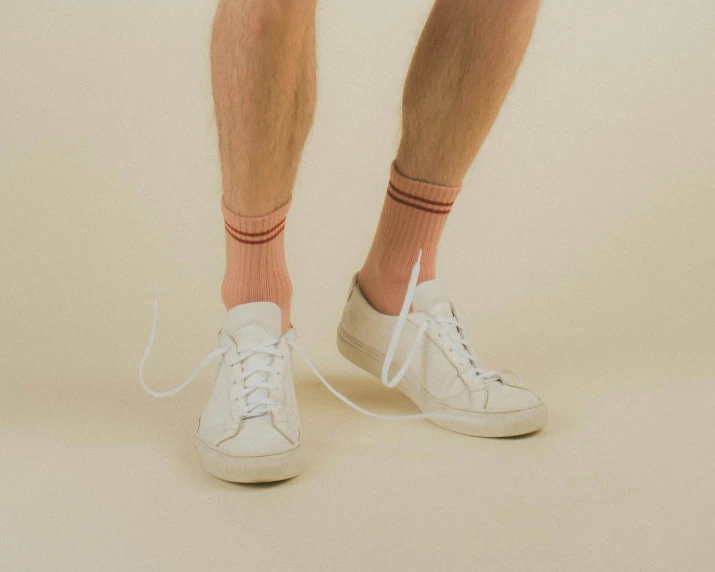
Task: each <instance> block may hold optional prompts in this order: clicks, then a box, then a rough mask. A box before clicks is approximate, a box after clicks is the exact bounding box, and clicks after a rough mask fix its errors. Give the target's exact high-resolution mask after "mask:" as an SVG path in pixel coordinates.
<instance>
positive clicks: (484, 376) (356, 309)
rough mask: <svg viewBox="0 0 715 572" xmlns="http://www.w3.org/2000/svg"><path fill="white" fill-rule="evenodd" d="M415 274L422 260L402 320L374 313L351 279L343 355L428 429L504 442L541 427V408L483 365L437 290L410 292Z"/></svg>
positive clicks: (426, 287)
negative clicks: (421, 416)
mask: <svg viewBox="0 0 715 572" xmlns="http://www.w3.org/2000/svg"><path fill="white" fill-rule="evenodd" d="M418 273H419V261H418V263H417V264H416V265H415V270H414V271H413V280H412V281H411V283H410V287H409V288H408V293H407V296H406V299H405V304H404V305H403V308H402V313H401V315H400V316H399V317H398V316H387V315H385V314H381V313H379V312H378V311H377V310H375V309H374V308H373V307H372V306H371V305H370V303H369V302H368V301H367V300H366V299H365V297H364V296H363V294H362V292H361V291H360V286H359V285H358V283H357V275H356V276H355V277H354V278H353V282H352V284H351V286H350V293H349V296H348V301H347V304H346V305H345V309H344V310H343V315H342V320H341V322H340V326H339V327H338V350H339V351H340V353H341V354H343V356H345V357H346V358H347V359H348V360H350V361H351V362H352V363H354V364H355V365H357V366H358V367H360V368H362V369H364V370H365V371H367V372H368V373H371V374H372V375H374V376H376V377H377V378H381V379H382V381H383V383H384V384H385V385H387V386H388V387H395V386H397V387H399V389H400V390H401V391H402V392H403V393H404V394H405V395H407V397H409V398H410V399H411V400H412V401H413V402H414V403H415V404H416V405H417V407H419V408H420V409H421V410H422V412H424V413H425V414H428V416H429V419H430V420H431V421H432V422H434V423H436V424H437V425H440V426H442V427H445V428H446V429H450V430H451V431H456V432H457V433H465V434H467V435H475V436H478V437H509V436H513V435H522V434H525V433H531V432H533V431H536V430H538V429H541V428H542V427H544V425H546V422H547V412H546V406H545V405H544V404H543V403H542V402H541V400H540V399H539V398H538V397H537V396H536V395H535V394H534V393H532V392H530V391H528V390H527V389H525V388H523V387H521V386H516V385H513V384H511V383H508V382H507V381H506V379H505V378H506V377H507V373H509V374H513V372H511V371H509V370H487V369H486V368H484V367H483V366H482V364H481V363H480V361H479V358H478V357H477V356H476V354H475V353H474V350H473V349H472V347H471V345H470V342H469V335H468V332H467V330H466V327H465V326H464V323H463V322H462V321H461V320H460V318H459V316H458V314H457V313H456V311H455V310H454V307H453V306H452V304H451V303H450V302H449V301H448V297H447V295H446V294H445V293H444V292H443V290H442V288H441V287H440V285H439V283H438V282H437V281H436V280H430V281H429V282H423V283H422V284H420V285H419V286H415V284H416V281H417V274H418ZM410 303H411V304H410ZM410 307H411V308H412V311H409V310H410ZM389 376H394V377H393V379H392V380H391V381H390V380H388V377H389ZM517 377H518V376H517ZM519 380H520V378H519ZM398 384H399V385H398Z"/></svg>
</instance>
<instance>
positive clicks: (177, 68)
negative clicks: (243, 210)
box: [0, 0, 715, 570]
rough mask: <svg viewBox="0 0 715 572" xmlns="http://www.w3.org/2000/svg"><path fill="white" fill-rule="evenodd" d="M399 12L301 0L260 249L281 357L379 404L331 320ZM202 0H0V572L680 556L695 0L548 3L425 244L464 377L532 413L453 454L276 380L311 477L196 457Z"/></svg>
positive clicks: (399, 29) (699, 111) (701, 343)
mask: <svg viewBox="0 0 715 572" xmlns="http://www.w3.org/2000/svg"><path fill="white" fill-rule="evenodd" d="M429 8H430V2H429V0H419V1H415V0H393V1H391V2H384V1H379V0H364V1H362V2H350V1H337V0H323V2H322V4H321V6H320V9H319V15H318V49H319V55H318V76H319V82H320V84H319V92H318V108H317V115H316V121H315V126H314V129H313V131H312V133H311V135H310V137H309V139H308V143H307V147H306V149H305V153H304V161H303V165H302V167H301V170H300V173H299V177H298V183H297V186H296V189H295V196H294V203H293V207H292V210H291V213H290V217H289V222H288V226H287V230H286V233H287V234H286V240H287V250H288V259H289V260H288V263H289V267H290V269H291V272H292V275H293V282H294V290H295V299H294V304H293V307H294V316H293V321H294V324H295V325H296V327H297V328H298V333H299V344H300V345H301V347H303V349H304V350H305V351H306V352H307V353H308V354H309V355H310V356H311V358H312V359H313V360H314V362H315V363H316V365H317V366H318V367H319V368H320V369H321V370H322V371H324V372H325V373H326V374H327V375H329V377H330V378H331V379H333V380H334V381H335V384H336V386H337V387H338V388H339V389H340V390H342V391H344V392H345V393H346V394H348V395H349V396H350V397H351V398H354V399H355V400H357V401H359V402H360V403H361V404H363V405H366V406H368V407H371V408H373V409H375V410H379V411H390V412H404V413H407V412H411V411H412V408H411V405H410V404H409V402H408V401H407V400H406V399H404V398H402V397H401V396H400V395H398V394H396V393H393V392H389V391H387V390H383V389H381V388H380V387H379V384H377V383H376V382H374V381H372V380H369V379H368V378H367V376H366V375H364V374H362V373H361V372H360V371H358V370H357V369H355V368H354V367H352V366H351V365H350V364H348V363H347V362H346V361H344V360H343V359H342V358H341V357H340V356H339V355H338V353H337V350H336V349H335V344H334V337H335V329H336V327H337V322H338V319H339V314H340V311H341V308H342V305H343V302H344V297H345V294H346V292H347V288H348V284H349V281H350V277H351V276H352V274H353V273H354V272H355V271H356V270H357V269H358V268H359V266H360V264H361V262H362V259H363V257H364V256H365V254H366V252H367V249H368V246H369V243H370V240H371V236H372V233H373V231H374V228H375V226H376V224H377V217H378V214H379V211H380V208H381V203H382V198H383V195H384V191H385V185H386V181H387V176H388V171H389V164H390V161H391V159H392V157H393V154H394V152H395V149H396V145H397V141H398V137H399V109H400V95H401V86H402V81H403V79H404V76H405V73H406V69H407V65H408V63H409V59H410V56H411V52H412V49H413V47H414V45H415V42H416V40H417V36H418V34H419V30H420V29H421V26H422V24H423V22H424V19H425V17H426V15H427V13H428V11H429ZM213 11H214V5H213V3H212V2H178V3H177V2H175V1H174V2H170V1H168V0H156V1H154V2H140V1H137V0H126V1H124V2H118V3H116V2H115V3H106V2H105V3H100V2H91V1H88V0H74V1H72V2H51V3H48V2H42V1H37V0H26V1H23V2H20V1H16V0H9V2H6V3H5V8H4V10H3V12H4V16H3V18H2V19H0V77H1V78H2V80H1V81H0V205H1V208H0V317H1V319H2V322H1V323H2V325H1V327H0V390H1V395H2V399H0V429H1V434H2V439H0V453H1V454H2V458H3V459H4V460H5V461H4V462H3V463H2V469H1V470H0V548H1V549H0V568H3V569H6V570H65V569H66V570H78V569H79V570H89V569H92V570H170V569H171V570H194V569H212V570H235V569H236V568H237V566H238V565H240V566H242V567H243V569H257V568H256V567H257V566H259V565H260V566H261V567H264V568H266V569H270V570H313V569H316V568H317V567H321V568H322V569H329V570H396V569H399V570H402V569H404V570H473V569H475V568H476V567H477V566H479V567H480V568H483V569H488V570H520V569H523V568H524V566H525V565H526V563H528V564H529V567H530V569H532V570H575V569H578V570H605V569H608V570H646V569H648V570H672V569H680V570H706V569H708V566H709V563H710V562H711V561H712V558H713V556H715V553H713V549H712V538H713V534H715V527H714V517H713V511H714V510H715V495H714V493H713V487H712V482H713V477H715V471H714V470H713V462H712V458H713V455H714V454H715V450H714V449H713V438H715V421H713V419H715V389H714V387H715V386H713V382H714V381H715V310H714V308H713V300H715V286H714V285H715V253H714V251H713V246H714V243H715V224H714V221H715V194H714V193H715V129H714V126H715V104H714V101H715V98H714V97H713V95H714V93H715V34H713V29H715V7H714V6H713V4H712V3H710V2H705V1H698V0H683V1H680V2H666V1H652V0H651V1H645V0H634V1H631V2H627V3H623V2H617V1H615V0H604V1H602V2H588V1H585V0H572V1H569V2H558V1H556V0H545V1H544V4H543V7H542V10H541V14H540V18H539V21H538V24H537V28H536V31H535V34H534V39H533V42H532V44H531V46H530V48H529V51H528V53H527V56H526V59H525V62H524V64H523V66H522V69H521V71H520V73H519V76H518V77H517V80H516V83H515V85H514V88H513V90H512V91H511V93H510V95H509V97H508V99H507V102H506V104H505V106H504V109H503V111H502V113H501V115H500V117H499V119H498V120H497V123H496V125H495V127H494V129H493V131H492V133H491V134H490V136H489V138H488V140H487V142H486V144H485V145H484V148H483V149H482V152H481V154H480V155H479V157H478V159H477V162H476V163H475V165H474V167H473V168H472V170H471V172H470V174H469V176H468V178H467V180H466V181H465V190H464V192H463V193H462V195H461V196H460V198H459V199H458V203H457V207H456V208H455V209H454V210H453V213H452V215H451V216H450V220H449V222H448V225H447V229H446V232H445V236H444V239H443V242H442V253H443V255H442V256H441V258H440V261H439V269H438V274H439V275H440V276H441V277H442V279H443V280H444V281H445V282H446V284H447V285H448V287H449V289H450V290H451V292H452V294H453V297H454V300H455V302H456V303H457V304H458V306H459V307H460V308H461V310H462V311H463V312H464V313H466V314H467V315H468V316H469V322H470V325H471V328H472V330H473V333H474V337H475V341H476V346H477V347H478V348H480V350H481V354H482V357H483V359H484V361H486V362H487V363H488V364H491V365H493V366H495V367H511V368H514V369H516V370H518V371H520V372H521V373H522V375H523V376H524V377H525V378H526V380H527V382H528V384H529V385H530V386H531V387H532V388H534V390H535V391H536V392H537V393H538V394H539V395H541V396H542V397H543V398H544V399H545V401H546V402H547V404H548V405H549V406H550V409H551V422H550V425H549V426H548V427H547V428H546V429H545V430H544V431H542V432H541V433H539V434H537V435H534V436H532V437H528V438H521V439H509V440H503V441H493V440H479V439H471V438H467V437H464V436H460V435H453V434H450V433H447V432H445V431H443V430H440V429H439V428H437V427H435V426H432V425H430V424H429V423H403V424H399V423H383V422H379V421H375V420H370V419H366V418H362V417H360V416H359V415H358V414H357V413H354V412H352V411H350V410H348V409H346V408H345V407H344V406H343V405H342V404H340V403H339V402H338V401H337V400H335V399H334V398H332V397H331V396H330V395H329V394H328V393H327V391H325V389H324V388H322V386H320V385H318V383H317V382H316V381H315V379H314V378H313V377H312V376H311V375H310V373H309V372H308V371H307V369H306V368H305V367H303V365H302V364H298V368H299V375H298V398H299V401H300V404H301V407H302V411H303V418H304V426H305V431H306V434H307V439H308V443H309V445H310V447H311V453H310V456H311V457H310V466H309V468H308V470H307V471H306V473H305V474H303V475H302V476H300V477H299V478H297V479H295V480H293V481H290V482H288V483H284V484H281V485H277V486H261V487H242V486H232V485H229V484H226V483H221V482H219V481H216V480H215V479H213V478H210V477H209V476H207V475H204V474H203V473H202V472H201V469H200V468H199V466H198V462H197V460H196V459H195V456H194V453H193V451H192V444H191V434H192V431H193V430H194V426H195V422H196V419H197V417H198V414H199V413H200V411H201V408H202V406H203V401H204V399H205V397H206V395H207V392H208V387H209V384H210V381H211V377H212V373H211V372H210V371H206V372H205V373H204V374H202V375H201V376H200V378H199V380H197V381H196V382H195V383H194V384H193V385H192V386H191V387H190V388H189V389H187V390H186V391H185V392H183V393H182V394H181V395H179V396H177V397H176V398H174V399H173V400H170V401H152V400H151V399H150V398H149V397H148V396H146V395H144V394H143V393H142V392H141V390H140V388H139V386H138V383H137V379H136V370H137V366H138V361H139V358H140V356H141V354H142V351H143V349H144V344H145V343H146V339H147V336H148V333H149V328H150V323H151V303H152V290H153V288H154V287H155V286H156V287H158V288H159V289H160V292H161V297H160V304H159V309H160V315H159V330H158V338H157V342H156V344H155V350H154V353H153V354H152V357H151V358H150V361H149V363H148V366H147V374H148V375H149V376H150V379H151V380H152V383H153V385H154V386H155V387H157V388H167V387H170V386H172V385H174V384H175V383H178V382H179V381H180V380H181V379H183V378H184V377H185V376H186V375H188V373H189V372H190V371H191V370H192V369H193V367H194V366H195V365H196V364H197V363H198V362H199V361H200V359H201V358H202V357H203V356H204V355H205V354H206V353H207V352H209V351H210V350H211V349H212V348H213V347H214V344H215V342H216V340H215V334H216V330H217V328H218V325H219V323H220V319H221V315H222V311H223V308H222V306H221V301H220V296H219V294H220V282H221V277H222V271H223V256H224V253H223V240H224V237H223V226H222V224H221V214H220V209H219V197H220V174H219V170H218V159H217V152H216V136H215V133H214V129H215V127H214V119H213V109H212V101H211V93H210V78H209V67H208V64H209V62H208V44H209V33H210V26H211V19H212V16H213Z"/></svg>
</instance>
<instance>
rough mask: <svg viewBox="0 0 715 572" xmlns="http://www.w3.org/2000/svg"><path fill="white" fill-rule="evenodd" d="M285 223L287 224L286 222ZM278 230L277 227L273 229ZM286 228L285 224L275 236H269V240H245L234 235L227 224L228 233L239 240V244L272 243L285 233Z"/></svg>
mask: <svg viewBox="0 0 715 572" xmlns="http://www.w3.org/2000/svg"><path fill="white" fill-rule="evenodd" d="M283 222H285V220H284V221H283ZM279 226H280V225H279ZM276 228H277V227H273V229H272V230H276ZM284 228H285V224H284V225H283V226H281V227H280V228H278V230H277V231H276V232H275V233H274V234H273V235H271V236H269V237H268V238H264V239H263V240H246V239H245V238H243V237H241V236H239V235H237V234H234V233H233V231H232V230H231V227H230V226H229V225H228V223H226V232H227V233H228V234H229V235H231V238H233V239H234V240H237V241H238V242H241V243H243V244H265V243H266V242H270V241H271V240H273V239H274V238H275V237H277V236H278V235H279V234H280V233H281V232H283V229H284ZM261 234H263V233H261Z"/></svg>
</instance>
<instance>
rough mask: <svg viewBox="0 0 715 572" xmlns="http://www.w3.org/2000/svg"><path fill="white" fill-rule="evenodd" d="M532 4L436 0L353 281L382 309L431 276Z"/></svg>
mask: <svg viewBox="0 0 715 572" xmlns="http://www.w3.org/2000/svg"><path fill="white" fill-rule="evenodd" d="M537 9H538V0H499V1H497V0H436V2H435V5H434V8H433V9H432V12H431V14H430V16H429V19H428V20H427V24H426V25H425V28H424V30H423V32H422V36H421V37H420V40H419V43H418V45H417V49H416V51H415V55H414V57H413V59H412V64H411V65H410V70H409V72H408V74H407V81H406V82H405V88H404V93H403V106H402V140H401V142H400V147H399V149H398V152H397V158H396V159H395V165H394V168H393V171H392V174H391V176H390V185H389V188H388V192H387V195H386V197H385V203H384V206H383V210H382V215H381V217H380V223H379V224H378V228H377V232H376V234H375V238H374V240H373V243H372V247H371V248H370V252H369V253H368V256H367V259H366V260H365V263H364V265H363V267H362V269H361V270H360V273H359V276H358V280H359V282H360V287H361V289H362V291H363V293H364V294H365V296H366V297H367V299H368V300H369V301H370V303H371V304H372V305H373V307H374V308H375V309H376V310H378V311H379V312H381V313H383V314H391V315H396V314H398V313H399V311H400V308H401V306H402V299H403V297H404V295H405V290H406V288H407V283H408V282H409V278H410V274H411V269H412V266H413V264H414V263H415V260H416V259H417V255H418V252H420V251H422V266H421V270H420V274H419V278H418V281H419V282H420V283H421V282H425V281H428V280H431V279H433V278H435V273H436V260H437V247H438V244H439V240H440V236H441V234H442V229H443V228H444V224H445V221H446V219H447V216H448V214H449V212H450V209H451V208H452V205H453V203H454V200H455V198H456V197H457V194H458V193H459V189H460V186H461V184H462V180H463V178H464V175H465V174H466V173H467V170H468V169H469V167H470V165H471V164H472V162H473V161H474V157H475V156H476V154H477V152H478V151H479V148H480V147H481V145H482V143H483V142H484V139H485V137H486V136H487V133H489V129H490V128H491V126H492V124H493V123H494V120H495V119H496V116H497V113H498V112H499V109H500V107H501V105H502V103H503V101H504V98H505V97H506V94H507V91H508V90H509V87H510V86H511V84H512V82H513V80H514V76H515V75H516V71H517V69H518V67H519V63H520V62H521V60H522V57H523V56H524V52H525V50H526V46H527V44H528V43H529V39H530V37H531V31H532V29H533V26H534V20H535V18H536V12H537Z"/></svg>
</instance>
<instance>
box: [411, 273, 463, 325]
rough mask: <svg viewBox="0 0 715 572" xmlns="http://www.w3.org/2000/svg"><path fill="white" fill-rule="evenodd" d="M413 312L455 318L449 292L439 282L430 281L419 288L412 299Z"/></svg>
mask: <svg viewBox="0 0 715 572" xmlns="http://www.w3.org/2000/svg"><path fill="white" fill-rule="evenodd" d="M412 310H413V311H415V312H427V313H429V314H432V315H433V316H436V317H440V318H451V317H452V316H453V314H452V305H451V304H450V303H449V297H448V296H447V292H446V291H445V290H444V289H443V288H442V285H441V284H440V283H439V282H438V281H437V280H428V281H427V282H422V284H419V285H418V286H417V288H416V289H415V296H414V298H412Z"/></svg>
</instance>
